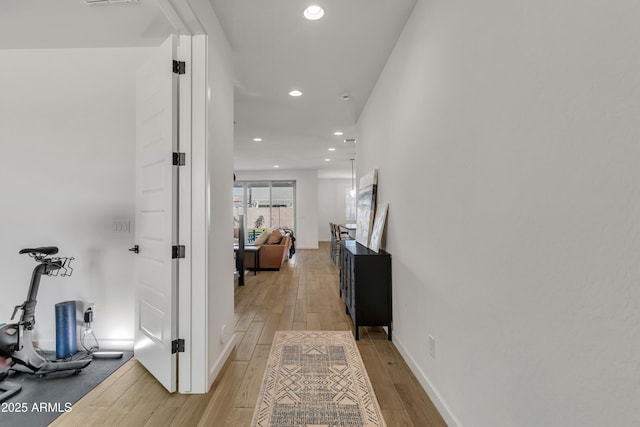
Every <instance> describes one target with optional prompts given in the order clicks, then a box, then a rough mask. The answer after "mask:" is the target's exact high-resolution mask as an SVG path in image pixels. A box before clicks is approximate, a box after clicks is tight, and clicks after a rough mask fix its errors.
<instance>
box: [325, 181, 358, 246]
mask: <svg viewBox="0 0 640 427" xmlns="http://www.w3.org/2000/svg"><path fill="white" fill-rule="evenodd" d="M350 188H351V180H350V179H318V240H320V241H321V242H328V241H330V240H331V233H330V231H329V223H330V222H333V223H337V224H346V223H347V222H355V221H354V218H345V214H346V200H345V191H346V190H348V189H350Z"/></svg>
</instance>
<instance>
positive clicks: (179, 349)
mask: <svg viewBox="0 0 640 427" xmlns="http://www.w3.org/2000/svg"><path fill="white" fill-rule="evenodd" d="M175 353H184V340H183V339H182V338H178V339H177V340H173V341H171V354H175Z"/></svg>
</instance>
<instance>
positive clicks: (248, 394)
mask: <svg viewBox="0 0 640 427" xmlns="http://www.w3.org/2000/svg"><path fill="white" fill-rule="evenodd" d="M338 277H339V273H338V270H337V268H336V267H335V266H334V265H333V264H332V263H331V260H330V258H329V249H328V247H327V246H326V245H324V244H323V245H321V247H320V249H319V250H298V252H297V254H296V255H295V257H294V258H293V259H291V260H289V262H287V263H286V264H285V267H284V268H282V269H281V270H280V271H279V272H275V271H274V272H271V271H261V272H259V273H258V274H257V275H256V276H254V275H253V274H249V275H247V276H246V285H245V286H244V287H238V286H237V285H236V286H235V320H236V324H235V331H236V333H237V334H238V336H239V341H238V343H239V344H238V345H237V346H236V348H235V350H234V351H233V353H232V354H231V357H230V359H229V361H228V362H227V363H226V365H225V366H224V368H223V370H222V372H221V374H220V375H219V378H218V379H217V380H216V382H215V383H214V385H213V387H212V388H211V391H209V393H207V394H206V395H180V394H177V393H174V394H169V393H167V392H166V391H165V390H164V389H163V388H162V386H160V385H159V384H158V383H157V382H156V381H155V380H154V379H153V377H152V376H151V375H150V374H149V373H148V372H147V371H146V369H145V368H144V367H143V366H142V365H140V363H138V362H137V361H136V360H135V359H132V360H130V361H129V362H127V363H126V364H125V365H123V366H122V367H121V368H120V369H119V370H117V371H116V372H115V373H114V374H113V375H111V376H110V377H109V378H107V379H106V380H105V381H104V382H103V383H101V384H100V385H99V386H98V387H96V388H95V389H93V390H92V391H91V392H90V393H89V394H87V395H86V396H85V397H84V398H82V399H81V400H80V401H79V402H78V403H76V404H75V405H74V406H73V410H72V411H71V412H69V413H66V414H63V415H62V416H61V417H59V418H58V419H57V420H56V421H55V422H53V423H52V424H51V425H52V426H83V427H84V426H107V425H108V426H135V427H139V426H153V427H157V426H188V427H190V426H233V427H236V426H237V427H241V426H248V425H249V424H250V423H251V418H252V415H253V409H254V405H255V403H256V401H257V399H258V393H259V390H260V385H261V382H262V377H263V374H264V370H265V366H266V363H267V357H268V355H269V350H270V348H271V342H272V340H273V336H274V333H275V331H276V330H291V329H293V330H351V329H352V323H351V319H350V318H349V316H347V315H346V314H345V310H344V304H343V303H342V302H341V300H340V297H339V294H338ZM358 349H359V350H360V354H361V355H362V359H363V361H364V364H365V366H366V369H367V373H368V375H369V378H370V379H371V383H372V384H373V388H374V390H375V393H376V396H377V398H378V402H379V403H380V407H381V409H382V412H383V415H384V418H385V421H386V423H387V425H388V426H389V427H400V426H407V427H411V426H414V427H443V426H446V423H445V422H444V421H443V419H442V417H441V416H440V414H439V413H438V411H437V410H436V408H435V407H434V405H433V403H432V402H431V401H430V400H429V397H428V396H427V394H426V393H425V392H424V390H423V389H422V388H421V386H420V385H419V383H418V381H417V380H416V378H415V377H414V376H413V375H412V373H411V371H410V370H409V368H408V367H407V365H406V363H405V362H404V360H403V359H402V357H401V356H400V354H399V353H398V350H397V349H396V348H395V346H394V345H393V344H392V343H390V342H389V341H387V339H386V333H385V332H384V331H383V330H382V329H381V328H373V327H372V328H361V330H360V340H359V341H358Z"/></svg>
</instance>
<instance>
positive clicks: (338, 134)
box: [333, 130, 344, 136]
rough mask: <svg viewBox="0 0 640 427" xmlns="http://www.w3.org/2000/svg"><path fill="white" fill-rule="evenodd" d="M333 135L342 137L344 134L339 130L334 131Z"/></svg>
mask: <svg viewBox="0 0 640 427" xmlns="http://www.w3.org/2000/svg"><path fill="white" fill-rule="evenodd" d="M333 134H334V135H335V136H342V135H344V132H340V131H339V130H337V131H335V132H334V133H333Z"/></svg>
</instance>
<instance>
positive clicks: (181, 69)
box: [173, 59, 187, 74]
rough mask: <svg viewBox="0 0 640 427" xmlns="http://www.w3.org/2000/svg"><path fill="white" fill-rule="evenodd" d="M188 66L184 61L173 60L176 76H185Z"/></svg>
mask: <svg viewBox="0 0 640 427" xmlns="http://www.w3.org/2000/svg"><path fill="white" fill-rule="evenodd" d="M186 67H187V66H186V64H185V62H184V61H176V60H175V59H174V60H173V72H174V73H175V74H184V73H185V72H186Z"/></svg>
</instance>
